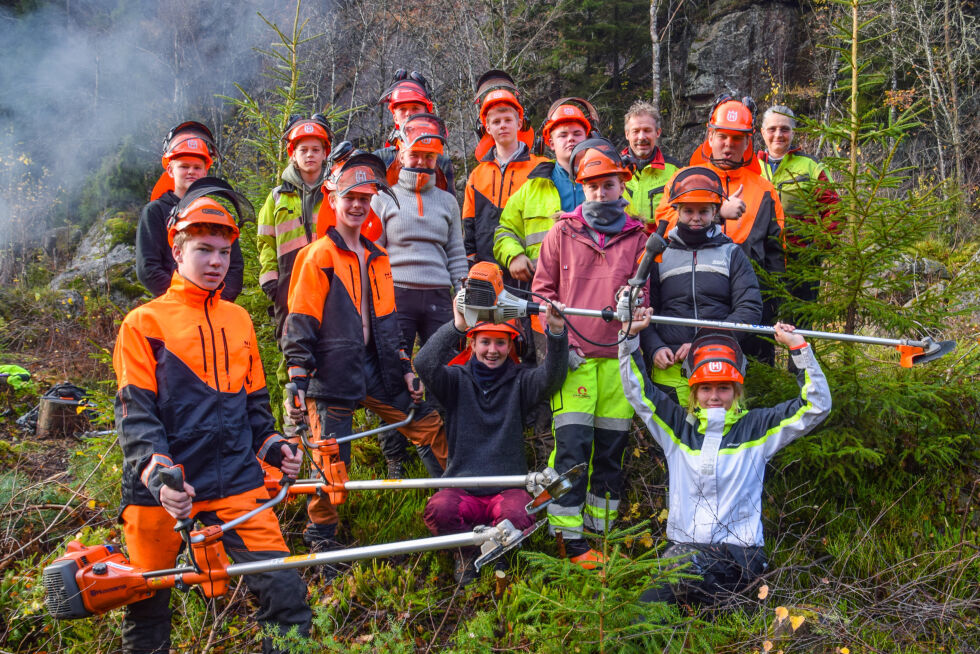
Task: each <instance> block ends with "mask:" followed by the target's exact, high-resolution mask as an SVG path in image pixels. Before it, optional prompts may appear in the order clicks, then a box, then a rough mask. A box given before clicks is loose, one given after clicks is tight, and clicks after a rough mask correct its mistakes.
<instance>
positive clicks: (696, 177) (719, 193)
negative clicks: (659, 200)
mask: <svg viewBox="0 0 980 654" xmlns="http://www.w3.org/2000/svg"><path fill="white" fill-rule="evenodd" d="M724 200H725V188H724V186H722V183H721V178H720V177H718V175H717V173H715V171H713V170H711V169H710V168H707V167H705V166H688V167H687V168H684V169H682V170H681V171H680V172H678V173H677V175H676V176H675V177H674V181H673V182H672V183H671V185H670V198H669V199H668V201H667V203H668V204H671V205H673V204H676V203H679V202H707V203H709V204H721V203H722V202H723V201H724Z"/></svg>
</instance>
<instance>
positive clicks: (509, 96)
mask: <svg viewBox="0 0 980 654" xmlns="http://www.w3.org/2000/svg"><path fill="white" fill-rule="evenodd" d="M501 104H503V105H507V106H508V107H511V108H512V109H514V110H515V111H516V112H517V122H518V123H523V122H524V107H522V106H521V103H520V102H519V101H518V99H517V96H516V95H514V93H512V92H511V91H509V90H507V89H494V90H493V91H490V92H489V93H487V94H486V95H485V96H484V97H483V104H482V105H480V123H481V124H482V125H483V126H484V127H486V126H487V113H489V112H490V109H491V108H492V107H494V106H496V105H501Z"/></svg>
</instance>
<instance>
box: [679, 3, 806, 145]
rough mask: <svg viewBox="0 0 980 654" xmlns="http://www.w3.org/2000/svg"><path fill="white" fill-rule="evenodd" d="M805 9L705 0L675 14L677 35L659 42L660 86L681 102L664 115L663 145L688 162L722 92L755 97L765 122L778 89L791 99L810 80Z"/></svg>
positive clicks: (702, 136) (790, 4)
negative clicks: (661, 59)
mask: <svg viewBox="0 0 980 654" xmlns="http://www.w3.org/2000/svg"><path fill="white" fill-rule="evenodd" d="M806 13H807V10H806V8H804V7H803V6H802V3H800V2H773V1H766V0H762V1H748V0H722V1H714V2H712V1H710V0H708V1H704V0H701V1H699V2H694V3H690V6H686V7H685V14H684V15H683V16H680V17H678V18H675V21H678V22H677V23H675V25H676V33H675V34H673V35H672V36H671V38H670V40H669V41H666V40H665V42H664V43H663V44H662V47H663V49H664V50H666V52H664V53H663V55H662V56H663V57H665V58H666V61H665V62H664V64H663V66H664V68H663V70H664V71H665V72H664V79H663V82H662V83H663V87H664V88H665V89H666V88H668V87H669V88H670V89H671V95H672V96H673V101H674V105H675V106H676V108H675V115H673V116H670V115H668V118H667V125H668V129H665V130H664V145H665V148H667V149H668V151H669V152H671V153H672V154H673V155H674V156H675V157H678V158H679V159H681V160H682V161H684V162H685V163H686V160H687V157H688V156H689V155H690V153H691V151H693V149H694V147H695V146H696V144H697V143H698V142H700V141H701V139H703V138H704V128H705V123H706V122H707V119H708V115H709V113H710V112H711V108H712V106H713V105H714V100H715V98H716V97H717V96H718V95H719V94H721V93H730V94H732V95H734V96H736V97H738V98H741V97H742V96H744V95H750V96H752V97H753V98H754V99H755V101H756V103H757V105H758V108H759V112H760V116H759V118H760V119H761V112H762V111H764V110H765V109H766V108H767V107H768V106H769V105H770V104H772V100H773V99H776V98H772V97H771V96H772V89H773V88H778V89H780V92H781V95H780V96H779V97H778V99H780V100H783V101H786V99H787V96H786V93H787V92H788V91H790V90H791V89H800V88H801V87H804V86H807V85H810V84H812V81H811V80H814V79H815V76H814V75H813V70H812V64H811V61H812V55H813V48H812V45H811V42H810V39H809V36H808V34H807V33H806V30H805V23H804V20H805V15H806ZM668 66H669V70H668V68H667V67H668ZM790 104H794V103H793V102H792V100H790ZM757 146H761V139H760V140H759V141H758V143H757Z"/></svg>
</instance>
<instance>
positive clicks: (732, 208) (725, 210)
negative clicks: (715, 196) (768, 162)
mask: <svg viewBox="0 0 980 654" xmlns="http://www.w3.org/2000/svg"><path fill="white" fill-rule="evenodd" d="M744 188H745V186H744V184H739V186H738V188H737V189H736V190H735V192H734V193H731V194H730V195H729V196H728V199H726V200H725V201H724V202H722V203H721V210H720V211H719V212H718V213H719V214H721V217H722V218H724V219H725V220H738V219H739V218H741V217H742V215H743V214H744V213H745V207H746V205H745V200H743V199H742V191H743V190H744Z"/></svg>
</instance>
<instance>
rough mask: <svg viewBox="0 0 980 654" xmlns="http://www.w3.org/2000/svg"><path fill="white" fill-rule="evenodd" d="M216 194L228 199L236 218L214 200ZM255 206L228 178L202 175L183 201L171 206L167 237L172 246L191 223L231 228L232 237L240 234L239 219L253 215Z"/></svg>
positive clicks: (234, 237)
mask: <svg viewBox="0 0 980 654" xmlns="http://www.w3.org/2000/svg"><path fill="white" fill-rule="evenodd" d="M211 196H217V197H221V198H224V199H226V200H228V201H229V202H230V203H231V205H232V206H233V207H234V209H235V213H236V214H238V218H239V220H238V221H236V220H235V218H233V217H232V215H231V213H229V212H228V210H227V209H226V208H225V207H223V206H222V205H221V204H219V203H218V202H216V201H215V200H214V197H211ZM254 214H255V210H254V208H253V207H252V203H251V202H249V201H248V198H246V197H245V196H244V195H242V194H241V193H239V192H238V191H236V190H234V189H233V188H232V187H231V185H230V184H228V182H226V181H225V180H223V179H219V178H217V177H202V178H200V179H197V180H195V181H194V183H193V184H191V185H190V187H188V189H187V193H186V194H185V195H184V197H183V198H181V199H180V202H178V203H177V205H176V206H175V207H174V208H173V209H171V210H170V219H169V220H168V222H167V241H168V242H169V243H170V246H171V247H173V244H174V237H175V236H177V232H181V231H183V230H185V229H187V228H188V227H190V226H191V225H195V224H199V223H211V224H213V225H221V226H224V227H228V228H230V229H231V230H232V233H233V236H232V241H234V240H235V239H236V238H238V235H239V233H240V230H239V228H238V223H239V221H241V222H244V221H246V220H251V219H253V218H254Z"/></svg>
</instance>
